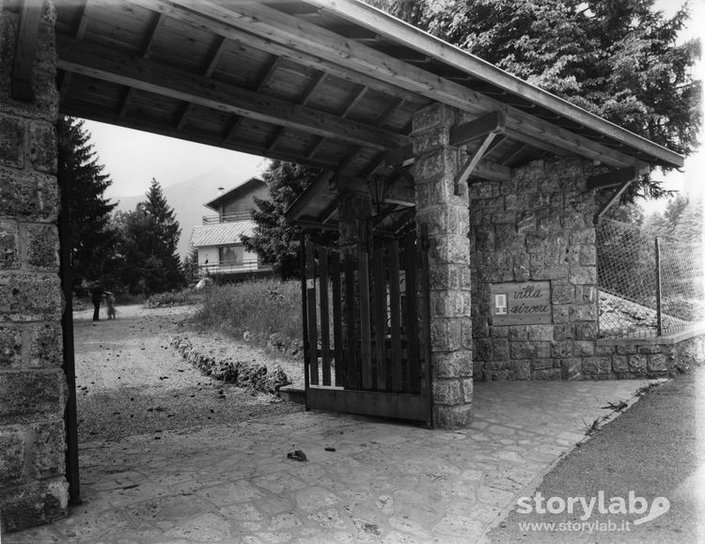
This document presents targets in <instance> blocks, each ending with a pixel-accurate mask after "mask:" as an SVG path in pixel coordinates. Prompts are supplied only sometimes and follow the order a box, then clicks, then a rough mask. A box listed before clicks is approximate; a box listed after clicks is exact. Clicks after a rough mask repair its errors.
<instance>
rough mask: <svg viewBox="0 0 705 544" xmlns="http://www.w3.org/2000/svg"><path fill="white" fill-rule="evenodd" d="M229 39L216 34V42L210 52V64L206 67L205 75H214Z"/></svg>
mask: <svg viewBox="0 0 705 544" xmlns="http://www.w3.org/2000/svg"><path fill="white" fill-rule="evenodd" d="M227 43H228V40H226V39H225V38H223V37H222V36H216V42H215V45H214V46H213V49H212V52H211V54H210V59H209V60H208V65H207V66H206V69H205V70H204V71H203V75H204V76H205V77H211V76H212V75H213V72H214V71H215V69H216V67H217V66H218V62H220V57H222V56H223V52H224V51H225V47H226V46H227Z"/></svg>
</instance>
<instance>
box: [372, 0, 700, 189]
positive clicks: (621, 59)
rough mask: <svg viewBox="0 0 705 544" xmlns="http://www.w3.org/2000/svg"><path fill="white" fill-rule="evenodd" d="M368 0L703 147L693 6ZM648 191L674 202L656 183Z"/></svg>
mask: <svg viewBox="0 0 705 544" xmlns="http://www.w3.org/2000/svg"><path fill="white" fill-rule="evenodd" d="M367 1H368V2H369V3H370V4H373V5H375V6H377V7H379V8H381V9H385V10H387V11H390V12H392V13H393V14H395V15H397V16H402V17H407V19H406V20H407V21H408V22H411V23H412V24H415V25H416V26H419V27H421V28H423V29H424V30H427V31H429V32H430V33H432V34H434V35H436V36H438V37H440V38H442V39H444V40H446V41H448V42H450V43H453V44H455V45H457V46H459V47H461V48H463V49H465V50H467V51H468V52H470V53H472V54H474V55H476V56H478V57H480V58H482V59H484V60H486V61H488V62H491V63H493V64H495V65H496V66H498V67H499V68H502V69H504V70H507V71H508V72H510V73H512V74H514V75H516V76H518V77H520V78H522V79H525V80H527V81H528V82H530V83H532V84H534V85H537V86H538V87H541V88H542V89H544V90H547V91H549V92H551V93H554V94H556V95H558V96H560V97H562V98H564V99H566V100H569V101H571V102H573V103H574V104H576V105H578V106H580V107H582V108H584V109H586V110H588V111H590V112H592V113H595V114H596V115H599V116H601V117H603V118H605V119H607V120H608V121H612V122H614V123H615V124H617V125H619V126H621V127H624V128H626V129H628V130H631V131H633V132H635V133H636V134H639V135H641V136H644V137H645V138H648V139H650V140H652V141H654V142H656V143H659V144H661V145H663V146H665V147H667V148H669V149H672V150H673V151H676V152H679V153H684V154H689V153H691V152H692V151H693V149H694V148H695V146H696V145H697V134H698V131H699V128H700V125H701V123H702V114H701V112H700V108H699V104H700V98H701V97H700V95H701V90H700V82H699V81H696V80H695V79H694V77H693V71H692V69H693V66H694V64H695V62H696V60H697V58H698V57H699V48H700V46H699V42H698V41H697V40H691V41H688V42H685V43H680V44H679V43H678V41H677V39H678V34H679V32H680V31H681V30H682V29H683V27H684V25H685V23H686V22H687V20H688V17H689V14H688V9H687V5H686V6H684V7H682V8H681V9H680V10H679V11H678V12H676V13H675V15H673V17H671V18H667V17H665V16H664V14H663V13H662V12H660V11H658V10H656V8H655V6H654V1H655V0H609V1H605V0H587V1H586V0H441V1H439V0H396V1H395V0H367ZM640 191H641V194H647V195H649V196H654V197H659V196H668V195H667V193H664V192H663V190H662V189H661V186H660V182H658V181H654V180H651V179H649V178H645V179H644V180H642V183H641V184H640ZM635 194H636V193H634V192H633V193H631V195H630V196H631V197H632V198H633V197H634V196H635Z"/></svg>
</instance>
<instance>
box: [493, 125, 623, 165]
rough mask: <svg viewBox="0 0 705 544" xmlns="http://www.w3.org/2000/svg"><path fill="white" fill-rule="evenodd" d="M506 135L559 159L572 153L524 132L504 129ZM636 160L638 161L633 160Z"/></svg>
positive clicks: (591, 157)
mask: <svg viewBox="0 0 705 544" xmlns="http://www.w3.org/2000/svg"><path fill="white" fill-rule="evenodd" d="M504 134H506V136H507V137H508V138H510V139H512V140H515V141H517V142H520V143H523V144H526V145H528V146H529V147H533V148H536V149H542V150H543V151H548V152H549V153H553V154H554V155H556V156H558V157H565V156H567V155H569V154H570V152H569V151H568V150H566V149H564V148H563V147H561V146H560V145H559V144H555V143H552V142H550V141H548V139H545V140H543V139H541V138H539V137H536V136H530V135H528V134H524V133H523V132H519V131H516V130H513V129H509V128H505V129H504ZM582 155H583V156H585V153H584V152H583V153H582ZM588 158H590V159H593V160H594V157H593V156H590V157H588ZM633 160H636V159H633Z"/></svg>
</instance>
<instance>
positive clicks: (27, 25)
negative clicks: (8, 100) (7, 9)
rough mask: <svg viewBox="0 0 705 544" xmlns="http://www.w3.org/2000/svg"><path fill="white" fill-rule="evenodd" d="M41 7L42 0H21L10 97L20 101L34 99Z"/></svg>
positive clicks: (42, 4) (42, 6)
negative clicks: (34, 71) (33, 74)
mask: <svg viewBox="0 0 705 544" xmlns="http://www.w3.org/2000/svg"><path fill="white" fill-rule="evenodd" d="M43 9H44V2H43V1H36V0H22V5H21V8H20V24H19V29H18V31H17V42H16V45H15V60H14V63H13V65H12V78H11V85H12V98H14V99H15V100H20V101H22V102H32V101H33V100H34V89H33V88H32V72H33V69H34V57H35V53H36V51H37V37H38V36H39V24H40V23H41V20H42V10H43Z"/></svg>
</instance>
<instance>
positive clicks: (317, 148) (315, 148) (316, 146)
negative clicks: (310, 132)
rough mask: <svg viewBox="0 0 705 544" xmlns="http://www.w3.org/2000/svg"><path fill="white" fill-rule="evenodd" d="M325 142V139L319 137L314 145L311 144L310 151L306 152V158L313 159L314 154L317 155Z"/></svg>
mask: <svg viewBox="0 0 705 544" xmlns="http://www.w3.org/2000/svg"><path fill="white" fill-rule="evenodd" d="M325 141H326V139H325V138H324V137H323V136H321V137H319V138H318V141H317V142H316V143H315V144H313V146H312V147H311V149H309V150H308V151H307V152H306V158H307V159H312V158H313V157H315V156H316V153H318V152H319V151H320V149H321V147H322V146H323V144H324V143H325Z"/></svg>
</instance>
